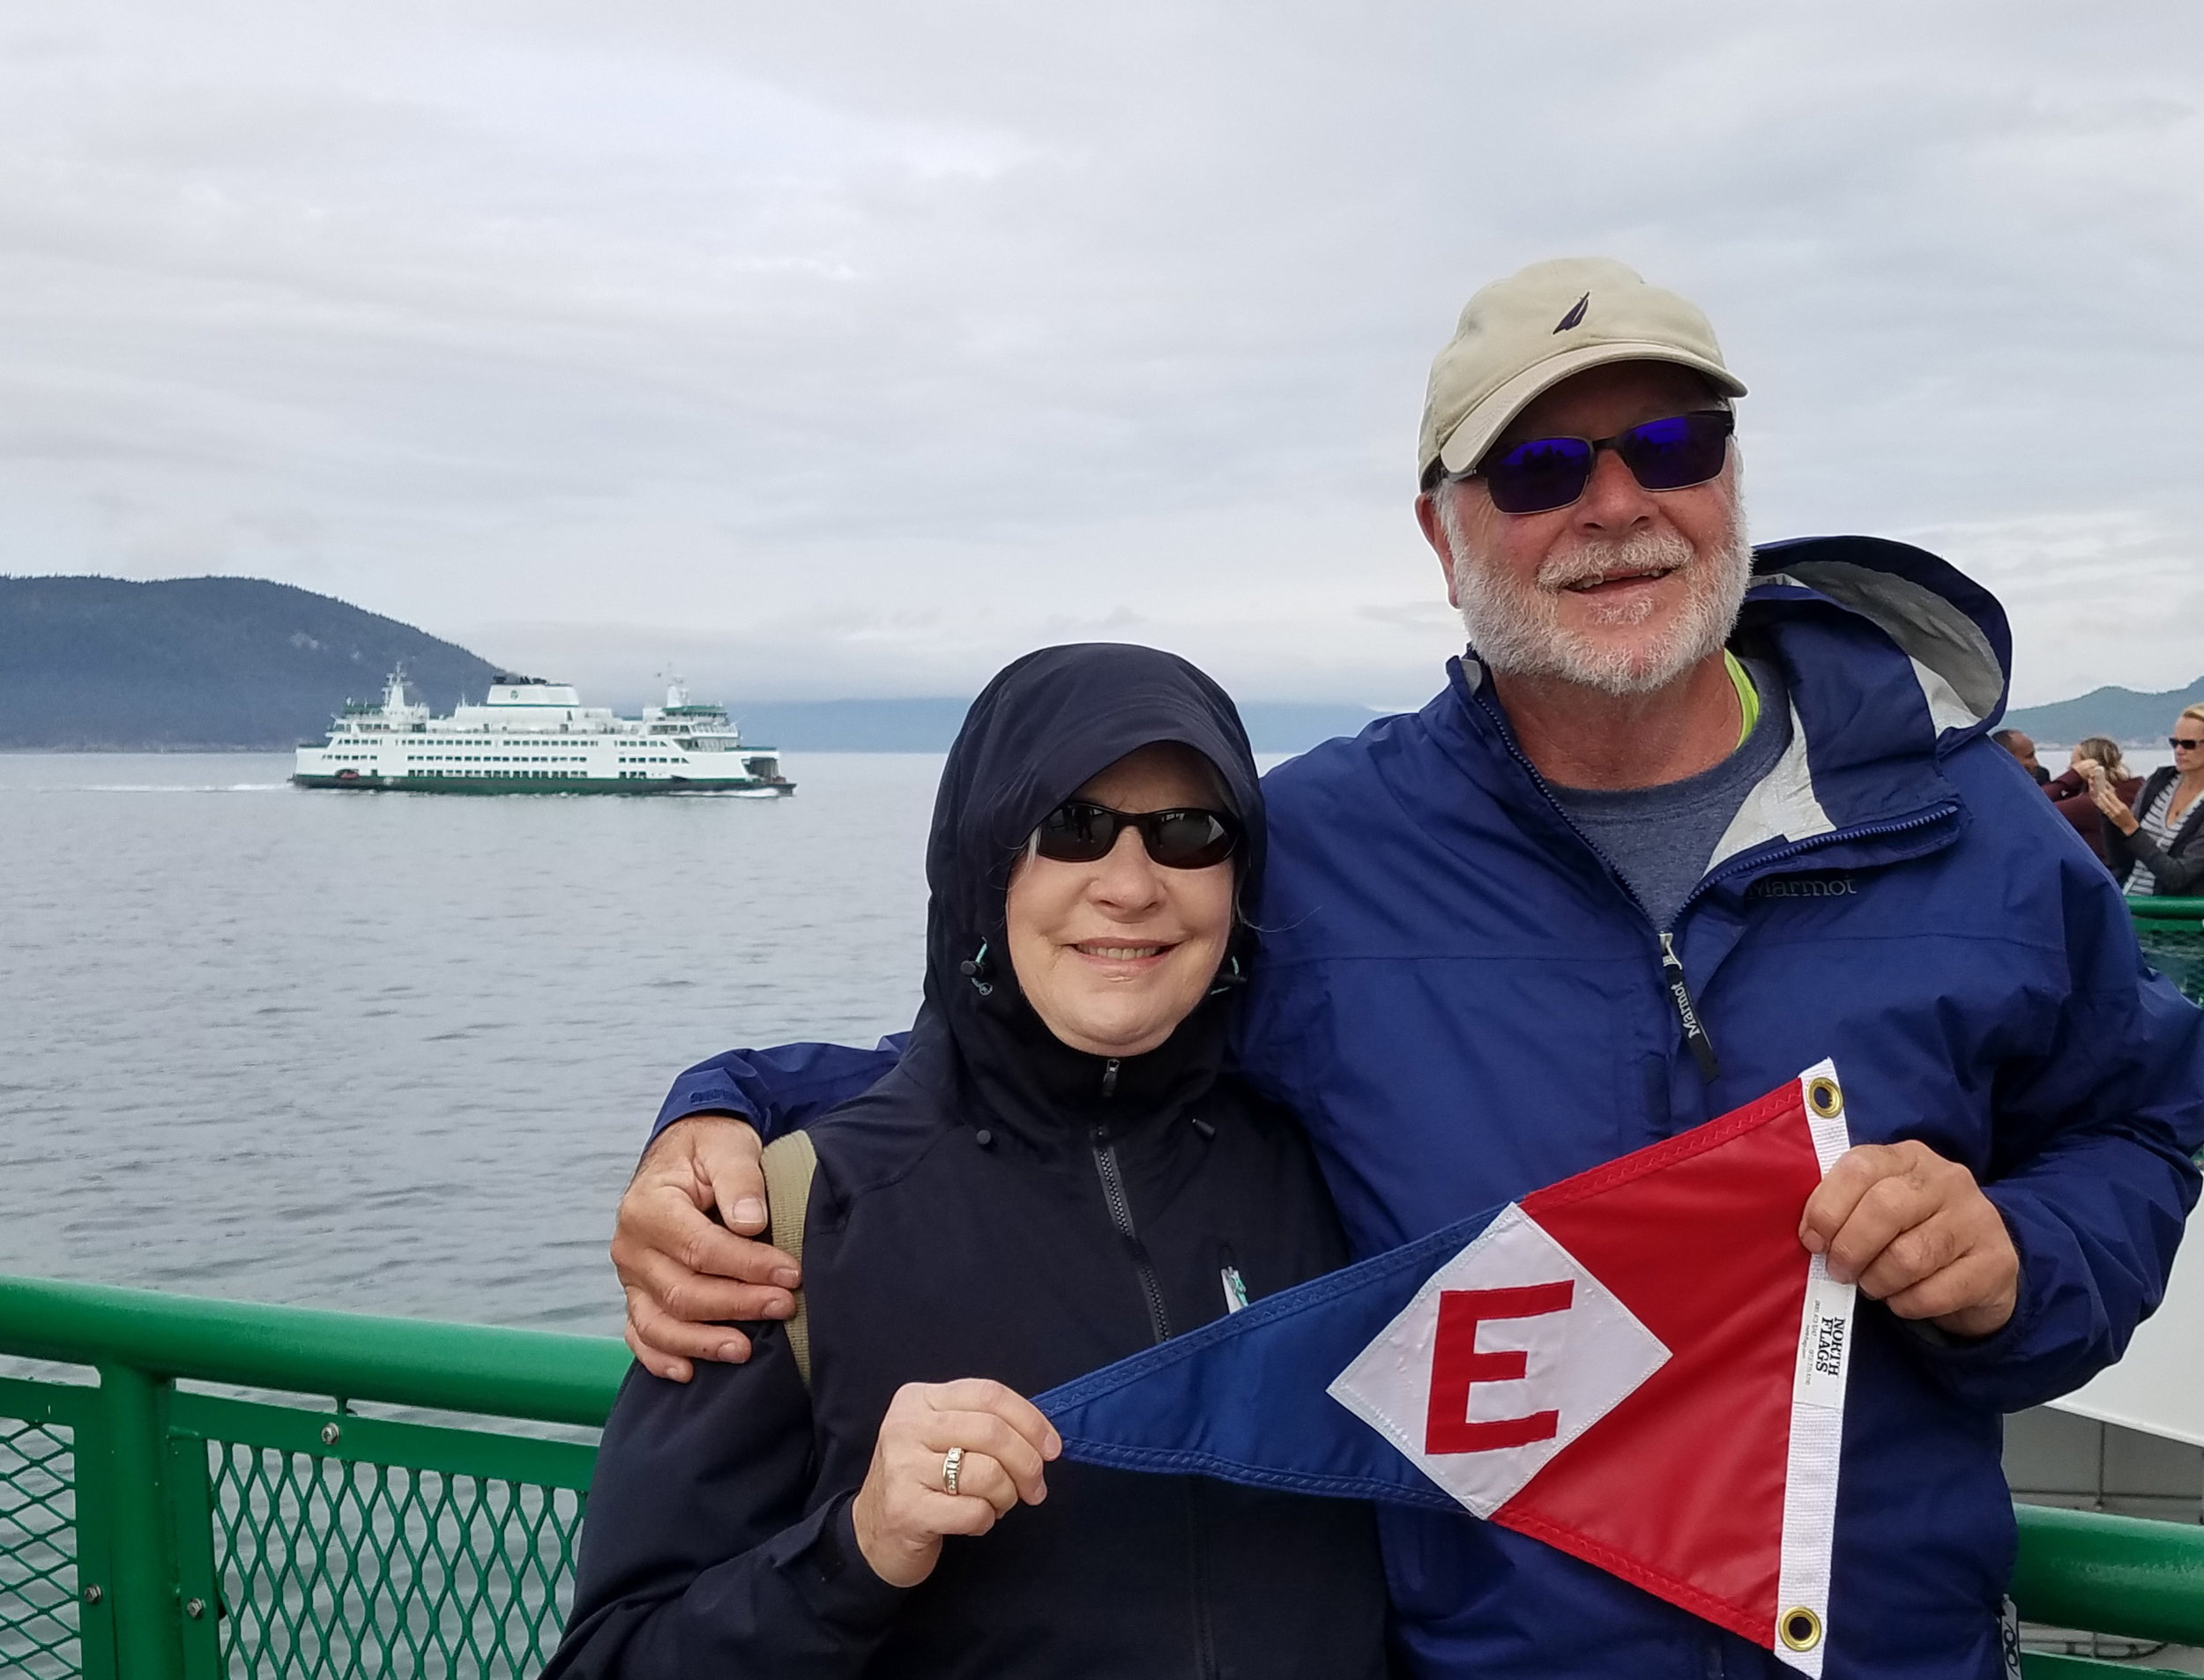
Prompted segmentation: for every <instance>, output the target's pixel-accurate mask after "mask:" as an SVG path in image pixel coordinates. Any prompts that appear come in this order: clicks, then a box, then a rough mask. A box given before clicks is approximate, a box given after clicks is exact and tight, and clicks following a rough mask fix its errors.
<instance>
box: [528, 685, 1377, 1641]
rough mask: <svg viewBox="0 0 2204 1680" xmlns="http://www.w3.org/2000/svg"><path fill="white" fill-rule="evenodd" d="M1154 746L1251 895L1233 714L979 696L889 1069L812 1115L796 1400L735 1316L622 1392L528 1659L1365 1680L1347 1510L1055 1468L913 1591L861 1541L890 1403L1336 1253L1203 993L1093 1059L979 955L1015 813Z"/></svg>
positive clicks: (1251, 768)
mask: <svg viewBox="0 0 2204 1680" xmlns="http://www.w3.org/2000/svg"><path fill="white" fill-rule="evenodd" d="M1159 740H1163V741H1178V742H1181V743H1183V744H1185V745H1186V746H1188V747H1193V748H1194V749H1195V750H1196V751H1198V752H1200V753H1201V754H1203V755H1204V756H1205V757H1206V758H1208V759H1209V761H1210V762H1211V763H1212V764H1213V765H1215V766H1216V767H1217V770H1218V772H1219V773H1220V774H1221V775H1222V777H1224V779H1225V784H1226V786H1227V788H1228V790H1229V792H1230V793H1231V796H1232V801H1233V803H1234V805H1235V806H1236V807H1237V808H1238V809H1239V811H1240V814H1241V815H1242V817H1243V819H1244V821H1245V822H1246V827H1247V845H1246V847H1245V849H1244V852H1243V856H1242V859H1241V868H1242V881H1241V890H1242V891H1243V893H1248V894H1252V892H1253V891H1254V889H1255V887H1256V886H1257V885H1258V884H1259V879H1260V873H1261V870H1262V856H1263V847H1264V832H1263V824H1262V796H1261V793H1260V792H1259V791H1258V789H1257V787H1256V783H1255V764H1254V762H1253V759H1252V757H1251V755H1250V754H1249V752H1248V748H1247V737H1246V735H1245V733H1244V732H1242V730H1241V728H1240V720H1239V717H1238V715H1237V713H1236V712H1235V711H1234V710H1233V709H1232V702H1231V701H1230V700H1229V699H1228V698H1227V697H1226V696H1225V694H1224V693H1223V691H1222V690H1220V689H1219V688H1217V687H1216V685H1215V684H1213V683H1211V682H1210V681H1209V680H1208V679H1207V678H1205V677H1203V675H1202V674H1201V673H1199V672H1197V671H1195V669H1194V668H1193V667H1192V666H1191V665H1188V664H1186V663H1185V662H1184V661H1183V660H1180V659H1177V658H1173V657H1172V656H1170V655H1168V654H1163V653H1158V652H1155V651H1153V650H1149V649H1144V648H1133V647H1121V646H1112V645H1087V646H1080V647H1068V648H1054V649H1049V650H1046V651H1043V652H1040V653H1036V654H1032V655H1031V656H1029V657H1027V658H1024V659H1022V660H1020V661H1018V662H1017V663H1016V664H1015V665H1011V666H1010V667H1009V669H1008V670H1006V671H1005V672H1003V673H1002V674H1001V676H999V677H997V678H996V679H995V680H994V682H993V683H992V684H990V685H989V687H988V688H987V692H986V693H985V694H983V695H981V696H980V697H979V700H978V701H977V702H974V704H973V707H972V713H971V715H970V717H968V718H967V720H966V722H965V725H964V731H963V732H962V733H961V734H960V735H959V736H958V738H957V745H956V747H954V748H953V749H952V751H951V752H950V754H949V762H948V764H947V766H946V768H945V769H944V770H943V772H942V788H941V793H940V796H939V798H938V799H937V800H936V802H935V805H934V828H933V834H932V837H931V840H930V842H929V844H928V847H927V882H928V885H929V887H930V888H931V891H932V899H931V903H930V905H929V908H928V912H927V977H926V993H925V1004H924V1007H923V1008H922V1009H921V1011H920V1015H919V1020H918V1023H917V1026H916V1028H915V1029H914V1031H913V1034H912V1042H911V1047H910V1050H909V1052H908V1053H907V1054H906V1055H905V1058H904V1059H903V1061H902V1063H901V1064H900V1066H898V1067H897V1069H896V1071H895V1073H894V1074H891V1075H890V1077H889V1078H887V1079H885V1080H883V1081H882V1082H881V1083H880V1084H879V1085H878V1086H876V1087H875V1089H872V1090H871V1091H869V1092H868V1093H867V1094H866V1095H865V1096H863V1097H861V1098H860V1099H859V1100H858V1101H856V1102H853V1103H851V1104H847V1105H846V1106H845V1107H844V1108H842V1109H841V1110H839V1111H838V1112H836V1113H835V1114H833V1115H831V1116H830V1117H829V1118H827V1119H824V1120H823V1121H821V1122H820V1123H819V1124H817V1125H815V1126H813V1127H812V1128H811V1136H812V1139H813V1141H814V1143H815V1146H816V1148H817V1150H818V1156H819V1165H818V1173H817V1177H816V1178H815V1180H814V1182H813V1186H812V1193H811V1201H810V1204H809V1209H808V1220H807V1230H806V1237H805V1253H804V1279H805V1297H806V1300H807V1302H808V1316H809V1322H810V1327H811V1350H812V1352H811V1357H812V1383H811V1386H810V1389H809V1391H808V1393H807V1391H806V1388H805V1385H804V1383H803V1381H802V1379H801V1378H800V1375H799V1374H798V1372H797V1369H796V1366H795V1363H794V1360H793V1357H792V1356H791V1354H790V1352H789V1349H788V1345H787V1342H786V1339H785V1338H784V1336H783V1335H782V1334H781V1330H780V1327H779V1326H778V1325H776V1324H770V1323H769V1324H761V1325H756V1326H746V1327H745V1328H746V1329H748V1330H749V1332H750V1334H751V1336H752V1339H753V1342H754V1344H755V1347H756V1351H755V1353H754V1354H753V1355H752V1357H751V1358H750V1360H749V1362H748V1364H741V1365H725V1364H711V1363H707V1362H704V1361H699V1362H697V1365H696V1378H695V1380H694V1381H693V1382H691V1383H689V1384H688V1385H686V1386H684V1385H681V1384H676V1383H670V1382H663V1381H660V1380H659V1379H656V1378H653V1377H652V1376H650V1375H648V1374H647V1373H645V1372H644V1371H642V1370H641V1369H640V1368H639V1367H638V1368H637V1369H635V1370H634V1371H632V1372H630V1373H629V1378H628V1380H627V1383H626V1386H624V1387H623V1388H622V1392H621V1396H620V1400H619V1403H618V1404H617V1406H616V1407H615V1408H614V1411H613V1415H612V1418H611V1420H610V1422H609V1423H608V1424H607V1426H606V1430H605V1436H604V1443H603V1446H602V1448H601V1449H600V1453H599V1460H598V1467H597V1474H596V1479H595V1482H594V1483H593V1484H592V1488H591V1490H590V1499H589V1507H588V1510H589V1515H588V1521H587V1523H586V1525H585V1528H584V1531H583V1538H582V1557H581V1569H580V1574H579V1579H578V1580H577V1586H576V1591H575V1602H574V1610H573V1615H572V1617H571V1620H570V1623H569V1625H568V1629H567V1634H566V1639H565V1641H564V1643H563V1644H562V1646H561V1647H560V1649H559V1651H558V1653H557V1654H556V1655H555V1657H554V1659H553V1661H552V1662H551V1665H550V1667H549V1669H547V1671H546V1673H547V1676H615V1675H616V1676H624V1677H625V1680H658V1677H659V1676H665V1680H675V1676H682V1677H684V1680H685V1677H686V1676H696V1675H706V1674H717V1675H770V1676H775V1677H776V1680H789V1677H792V1676H830V1675H831V1676H848V1675H859V1674H863V1675H868V1676H869V1675H914V1676H915V1675H924V1676H1003V1675H1020V1674H1030V1675H1037V1676H1052V1677H1061V1676H1086V1675H1091V1676H1112V1677H1113V1680H1119V1677H1121V1676H1143V1677H1144V1676H1165V1675H1170V1676H1180V1675H1183V1676H1244V1677H1245V1680H1258V1677H1264V1676H1286V1675H1310V1676H1324V1677H1325V1680H1354V1677H1355V1676H1376V1675H1380V1674H1381V1673H1382V1672H1383V1669H1384V1661H1383V1655H1382V1640H1383V1618H1384V1609H1385V1587H1384V1580H1383V1577H1382V1573H1381V1567H1380V1564H1379V1560H1378V1552H1377V1543H1376V1537H1375V1528H1374V1522H1373V1520H1372V1517H1371V1513H1370V1512H1369V1510H1368V1508H1367V1507H1366V1506H1365V1505H1359V1504H1355V1503H1351V1502H1346V1501H1337V1500H1329V1499H1315V1498H1302V1497H1297V1496H1293V1495H1288V1494H1274V1493H1266V1492H1258V1491H1255V1490H1249V1489H1244V1488H1237V1487H1232V1486H1228V1485H1226V1484H1225V1483H1215V1482H1208V1481H1204V1480H1202V1479H1199V1478H1195V1477H1180V1476H1148V1475H1141V1474H1136V1473H1133V1472H1129V1471H1121V1470H1111V1469H1104V1468H1096V1467H1092V1466H1087V1465H1079V1464H1071V1463H1067V1462H1059V1463H1056V1464H1054V1465H1051V1466H1050V1467H1049V1468H1048V1473H1047V1479H1048V1498H1047V1499H1046V1502H1045V1503H1043V1504H1041V1505H1037V1506H1031V1507H1026V1506H1020V1507H1017V1508H1015V1509H1013V1510H1012V1511H1011V1513H1009V1515H1008V1516H1006V1517H1005V1518H1004V1519H1003V1520H1002V1521H1001V1523H1000V1524H999V1525H998V1526H997V1527H996V1528H995V1529H994V1531H993V1532H992V1533H990V1534H988V1535H984V1536H981V1537H979V1538H973V1539H964V1538H951V1539H949V1541H948V1542H946V1544H945V1546H944V1548H943V1550H942V1560H941V1563H940V1565H939V1566H938V1567H937V1568H936V1569H935V1571H934V1574H933V1575H932V1576H931V1577H930V1578H929V1579H928V1580H927V1581H925V1582H924V1583H923V1584H921V1585H920V1586H919V1587H915V1588H912V1589H910V1590H908V1591H905V1590H902V1589H898V1588H896V1587H890V1586H888V1585H886V1584H885V1583H883V1582H882V1581H881V1580H879V1578H878V1577H877V1576H875V1574H874V1573H873V1572H872V1570H871V1568H870V1567H869V1565H867V1564H866V1562H865V1561H864V1558H863V1557H862V1556H861V1554H860V1552H859V1551H858V1550H857V1547H856V1542H855V1540H854V1537H853V1533H852V1530H851V1527H850V1519H849V1505H850V1500H851V1497H852V1496H853V1494H854V1492H855V1491H856V1490H857V1488H858V1486H859V1484H860V1483H861V1482H862V1481H863V1479H864V1476H865V1471H866V1468H867V1464H868V1463H869V1461H870V1460H871V1456H872V1451H873V1445H874V1440H875V1437H876V1435H877V1434H878V1432H879V1426H880V1422H881V1418H882V1416H883V1414H884V1413H885V1412H886V1410H887V1408H888V1403H889V1401H890V1398H891V1397H892V1396H893V1394H895V1391H896V1390H897V1388H898V1387H899V1386H902V1385H903V1384H905V1383H907V1382H944V1381H949V1380H952V1379H957V1378H962V1377H991V1378H994V1379H996V1380H998V1381H1001V1382H1002V1383H1004V1384H1006V1385H1007V1386H1009V1387H1010V1388H1012V1389H1015V1390H1016V1391H1017V1392H1018V1393H1020V1394H1039V1393H1040V1392H1041V1391H1043V1390H1045V1389H1046V1388H1049V1387H1052V1386H1054V1385H1056V1384H1058V1383H1061V1382H1064V1381H1066V1380H1068V1379H1070V1378H1072V1377H1076V1376H1078V1375H1080V1374H1081V1373H1083V1372H1087V1371H1091V1370H1093V1369H1095V1368H1097V1367H1098V1366H1101V1365H1104V1364H1109V1363H1110V1362H1111V1361H1113V1360H1114V1359H1118V1358H1121V1357H1123V1356H1125V1355H1128V1354H1130V1353H1134V1352H1136V1351H1138V1350H1139V1349H1142V1348H1143V1347H1146V1346H1148V1345H1150V1343H1152V1342H1156V1341H1158V1340H1160V1339H1161V1338H1163V1337H1165V1336H1168V1335H1171V1334H1175V1333H1178V1332H1181V1331H1185V1330H1188V1329H1191V1328H1193V1327H1195V1326H1196V1325H1199V1324H1203V1323H1206V1322H1207V1321H1208V1320H1210V1319H1214V1318H1216V1317H1217V1316H1219V1315H1220V1314H1221V1313H1223V1312H1225V1310H1226V1305H1227V1284H1226V1277H1227V1275H1228V1274H1230V1275H1236V1277H1237V1278H1238V1279H1239V1280H1242V1281H1244V1284H1245V1287H1246V1290H1247V1294H1248V1295H1249V1296H1250V1297H1257V1296H1262V1295H1267V1294H1270V1293H1271V1292H1273V1291H1275V1290H1280V1289H1284V1288H1285V1287H1286V1286H1287V1285H1289V1284H1292V1283H1296V1282H1301V1281H1303V1280H1305V1279H1307V1278H1309V1277H1313V1276H1315V1275H1318V1274H1320V1273H1322V1272H1325V1271H1328V1270H1330V1269H1331V1268H1333V1267H1337V1266H1338V1265H1340V1264H1341V1263H1343V1261H1344V1241H1343V1239H1342V1238H1341V1236H1340V1233H1339V1229H1338V1225H1337V1220H1336V1218H1335V1217H1334V1215H1333V1213H1332V1210H1331V1207H1330V1204H1329V1201H1328V1199H1327V1197H1326V1195H1325V1193H1324V1191H1323V1189H1322V1184H1321V1181H1320V1179H1319V1178H1318V1176H1317V1172H1316V1169H1315V1166H1314V1161H1313V1159H1312V1157H1311V1156H1310V1153H1309V1150H1308V1148H1307V1145H1306V1143H1305V1142H1304V1141H1303V1138H1302V1134H1301V1131H1300V1128H1299V1126H1298V1125H1297V1124H1296V1123H1295V1121H1294V1120H1293V1119H1292V1116H1291V1115H1290V1114H1288V1113H1286V1112H1285V1111H1283V1110H1281V1109H1279V1108H1277V1107H1275V1106H1272V1105H1270V1104H1266V1103H1265V1102H1263V1101H1262V1099H1261V1098H1259V1097H1256V1096H1254V1095H1253V1094H1252V1093H1251V1092H1249V1091H1248V1090H1247V1089H1245V1088H1244V1087H1241V1086H1240V1085H1238V1084H1236V1083H1234V1082H1230V1081H1220V1079H1219V1077H1218V1068H1219V1065H1220V1063H1221V1062H1222V1059H1223V1056H1224V1043H1225V1027H1226V1024H1227V1022H1226V1019H1225V1017H1226V1015H1227V1014H1228V1012H1229V1000H1228V997H1227V996H1226V995H1225V993H1224V992H1219V993H1215V994H1212V995H1211V997H1210V999H1209V1000H1206V1001H1205V1002H1204V1003H1203V1005H1202V1006H1200V1007H1197V1008H1196V1009H1195V1012H1194V1014H1193V1015H1190V1016H1189V1017H1188V1019H1187V1021H1186V1022H1184V1023H1182V1024H1181V1026H1180V1029H1179V1030H1178V1031H1177V1032H1176V1033H1174V1034H1173V1037H1171V1039H1170V1040H1169V1041H1168V1042H1166V1043H1165V1044H1164V1045H1162V1046H1161V1047H1160V1048H1158V1050H1156V1051H1153V1052H1150V1053H1149V1054H1147V1055H1145V1056H1138V1057H1132V1058H1128V1059H1124V1060H1122V1061H1115V1060H1105V1059H1102V1058H1100V1057H1096V1056H1090V1055H1086V1054H1084V1053H1083V1052H1076V1051H1073V1050H1071V1049H1069V1048H1068V1046H1066V1045H1064V1044H1061V1043H1059V1042H1058V1041H1057V1040H1056V1039H1055V1038H1054V1037H1051V1036H1050V1035H1049V1033H1048V1032H1047V1030H1046V1029H1045V1028H1044V1027H1043V1026H1042V1025H1041V1023H1040V1021H1039V1017H1038V1016H1036V1015H1034V1013H1033V1011H1032V1009H1031V1007H1030V1006H1029V1005H1028V1004H1026V1003H1025V1001H1024V999H1023V998H1022V997H1021V996H1020V994H1019V992H1018V989H1017V985H1016V979H1015V978H1014V977H1013V976H1012V975H1011V974H1010V972H1009V966H1008V964H1007V963H1005V962H1003V961H1001V959H1000V958H999V957H997V956H995V955H993V954H994V953H999V952H1001V950H1002V949H1003V948H1004V943H1003V917H1004V898H1005V893H1006V890H1007V888H1008V885H1009V873H1010V867H1011V865H1012V863H1013V862H1014V861H1015V859H1016V856H1017V853H1018V851H1019V850H1020V848H1021V847H1022V846H1023V844H1024V841H1025V838H1026V836H1028V835H1029V834H1030V833H1031V831H1032V829H1033V827H1034V825H1035V824H1036V823H1037V822H1039V820H1040V818H1041V817H1042V816H1043V815H1044V814H1046V813H1047V812H1048V811H1049V810H1050V809H1051V808H1053V807H1054V806H1055V805H1057V804H1058V803H1060V802H1061V800H1062V799H1065V798H1067V797H1068V795H1070V794H1071V793H1072V792H1076V790H1077V789H1078V788H1079V787H1080V786H1081V785H1082V784H1083V783H1085V782H1086V781H1087V780H1088V779H1090V778H1091V777H1093V776H1094V775H1095V774H1097V773H1098V771H1100V770H1102V769H1105V768H1106V767H1107V766H1108V765H1110V764H1111V763H1113V762H1115V761H1116V760H1118V759H1119V758H1121V757H1122V756H1124V755H1126V754H1127V753H1128V752H1131V751H1132V750H1134V749H1135V748H1136V747H1142V746H1144V745H1146V744H1148V743H1150V742H1151V741H1159ZM983 945H984V946H985V947H986V948H987V955H982V952H981V948H982V947H983ZM975 959H976V961H975ZM1235 960H1244V959H1235ZM967 963H972V964H973V966H974V967H975V968H976V970H977V972H976V973H972V974H967V973H965V972H964V971H963V970H964V965H965V964H967ZM1234 971H1235V970H1233V968H1232V965H1231V964H1230V963H1228V965H1227V970H1226V973H1227V976H1228V977H1229V976H1230V975H1232V973H1233V972H1234Z"/></svg>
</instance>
